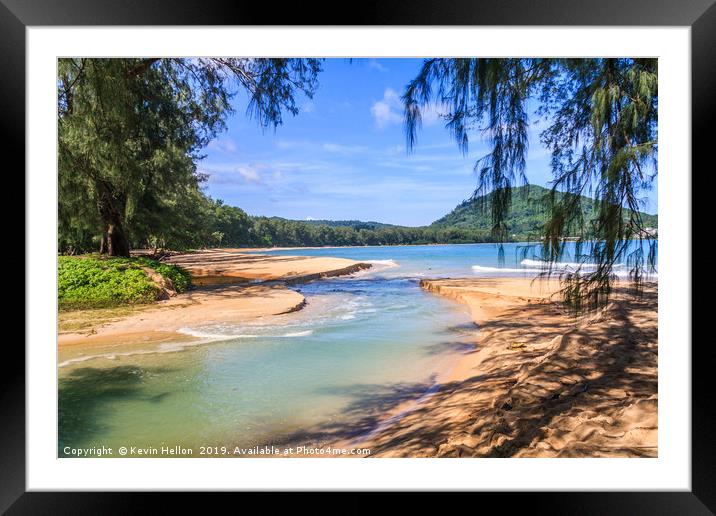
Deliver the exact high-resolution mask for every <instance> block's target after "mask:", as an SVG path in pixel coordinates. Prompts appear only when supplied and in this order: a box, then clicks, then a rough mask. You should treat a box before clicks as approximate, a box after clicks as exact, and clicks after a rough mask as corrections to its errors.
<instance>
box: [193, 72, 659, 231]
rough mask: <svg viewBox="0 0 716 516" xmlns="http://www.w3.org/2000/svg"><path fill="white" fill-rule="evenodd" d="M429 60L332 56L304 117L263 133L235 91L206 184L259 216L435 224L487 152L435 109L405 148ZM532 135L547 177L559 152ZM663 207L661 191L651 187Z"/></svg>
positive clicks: (464, 194) (539, 175)
mask: <svg viewBox="0 0 716 516" xmlns="http://www.w3.org/2000/svg"><path fill="white" fill-rule="evenodd" d="M420 63H421V60H419V59H354V60H353V61H352V62H349V61H348V60H346V59H327V60H325V61H324V63H323V72H321V74H320V76H319V88H318V91H317V92H316V94H315V95H314V98H313V99H311V100H309V99H306V98H302V99H300V101H299V106H300V108H301V112H300V113H299V115H297V116H296V117H292V116H291V115H290V114H286V115H285V116H284V124H283V125H282V126H279V127H278V129H276V131H274V130H273V129H269V130H265V131H263V130H262V129H261V128H259V126H258V124H257V122H256V121H255V120H251V119H249V118H247V116H246V98H245V97H244V96H241V95H237V97H236V98H235V99H234V107H235V110H236V113H235V114H234V115H233V116H232V117H230V118H229V120H228V124H227V125H228V130H227V131H226V132H224V133H222V134H221V135H220V136H219V137H218V138H217V139H216V140H214V141H213V142H211V143H210V144H209V146H208V148H207V149H206V150H205V152H204V153H205V154H206V155H207V157H206V158H205V159H203V160H202V161H200V162H199V167H198V168H199V170H200V171H201V172H204V173H207V174H208V175H209V179H208V181H207V183H206V187H205V188H206V192H207V193H208V194H209V195H211V196H212V197H214V198H217V199H223V200H224V202H226V203H227V204H230V205H233V206H238V207H240V208H242V209H243V210H245V211H246V212H247V213H249V214H251V215H267V216H279V217H285V218H289V219H297V220H305V219H308V218H314V219H333V220H348V219H359V220H374V221H379V222H386V223H392V224H401V225H406V226H419V225H425V224H430V223H431V222H432V221H434V220H436V219H438V218H440V217H442V216H443V215H445V214H446V213H448V212H450V211H451V210H452V209H453V208H454V207H455V206H456V205H457V204H458V203H460V202H461V201H462V200H464V199H466V198H468V197H469V196H470V195H471V194H472V192H473V190H474V188H475V186H476V177H475V174H474V172H473V166H474V164H475V161H476V160H477V159H479V158H480V157H482V156H483V155H484V154H486V152H487V150H488V149H487V146H486V145H485V144H484V143H483V142H482V141H481V140H480V137H479V135H475V136H473V137H472V138H471V142H470V147H469V152H468V155H467V156H464V155H463V154H462V153H461V152H460V151H459V150H458V148H457V146H456V144H455V143H454V141H453V140H452V139H451V138H450V135H449V133H448V131H447V130H446V129H445V127H444V122H443V121H442V120H440V119H439V117H438V116H437V112H436V110H435V109H433V110H429V111H428V113H426V114H425V115H424V123H423V128H422V130H421V131H420V133H419V135H418V143H417V146H416V147H415V151H414V152H413V153H410V154H408V153H407V152H406V148H405V133H404V129H403V125H402V122H403V118H402V109H401V106H400V95H401V94H402V92H403V89H404V87H405V85H406V84H407V83H408V81H409V80H410V79H411V78H413V77H414V76H415V75H416V73H417V71H418V69H419V66H420ZM537 133H538V129H537V128H533V129H532V130H531V133H530V149H529V152H528V156H527V176H528V178H529V181H530V182H531V183H535V184H540V185H546V184H547V182H548V181H549V179H550V177H551V174H550V171H549V154H548V152H547V151H546V150H545V149H543V148H542V146H541V145H540V142H539V138H538V134H537ZM647 211H649V212H655V211H656V192H652V193H650V194H649V205H648V208H647Z"/></svg>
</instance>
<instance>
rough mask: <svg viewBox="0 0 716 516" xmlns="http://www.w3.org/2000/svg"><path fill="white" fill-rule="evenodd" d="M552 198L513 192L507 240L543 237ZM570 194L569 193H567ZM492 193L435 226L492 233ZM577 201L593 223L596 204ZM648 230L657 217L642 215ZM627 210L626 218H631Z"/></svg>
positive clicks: (528, 190)
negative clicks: (549, 199)
mask: <svg viewBox="0 0 716 516" xmlns="http://www.w3.org/2000/svg"><path fill="white" fill-rule="evenodd" d="M550 195H551V192H550V190H549V189H547V188H544V187H541V186H537V185H527V186H520V187H517V188H513V189H512V202H511V205H510V210H509V212H508V214H507V216H506V217H505V218H504V219H503V224H504V227H505V230H506V231H507V237H508V239H510V240H520V241H527V240H534V239H537V238H539V237H540V235H541V232H542V230H543V228H544V225H545V224H546V223H547V221H548V220H549V208H548V203H547V202H546V201H545V199H546V198H548V197H549V196H550ZM561 195H565V194H562V193H558V194H557V201H558V202H559V201H560V196H561ZM566 195H569V194H566ZM492 196H493V193H489V194H487V195H483V196H478V197H474V198H472V199H469V200H467V201H464V202H463V203H461V204H460V205H458V206H457V207H456V208H455V209H454V210H453V211H452V212H450V213H449V214H447V215H445V216H444V217H442V218H440V219H438V220H436V221H435V222H433V224H432V226H434V227H440V228H449V227H454V228H473V229H478V230H482V231H485V232H487V233H489V232H490V230H491V228H492V220H491V213H490V210H489V207H490V206H491V203H492ZM578 202H579V203H580V205H581V209H582V211H583V212H584V213H585V214H586V219H587V220H586V223H587V224H589V223H590V222H593V221H594V220H595V219H596V217H597V216H598V213H597V211H596V209H595V207H596V206H595V204H596V203H595V201H594V199H591V198H589V197H585V196H580V197H579V198H578ZM640 215H641V218H642V221H643V223H644V226H645V228H649V229H653V230H656V229H657V228H658V217H657V216H656V215H649V214H647V213H641V214H640ZM629 216H630V213H629V212H628V210H627V211H626V212H625V217H627V218H628V217H629ZM578 234H579V233H578V232H577V231H576V230H575V232H574V233H570V232H569V231H565V234H564V236H565V237H576V236H577V235H578Z"/></svg>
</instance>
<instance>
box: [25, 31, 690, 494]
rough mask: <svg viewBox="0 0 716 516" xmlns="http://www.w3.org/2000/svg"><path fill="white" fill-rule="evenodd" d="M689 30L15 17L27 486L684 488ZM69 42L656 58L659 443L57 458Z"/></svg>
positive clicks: (227, 50) (116, 51) (142, 51)
mask: <svg viewBox="0 0 716 516" xmlns="http://www.w3.org/2000/svg"><path fill="white" fill-rule="evenodd" d="M690 41H691V36H690V29H689V28H685V27H671V28H643V27H640V28H578V27H570V28H516V27H510V28H504V27H501V28H475V27H460V28H454V27H452V28H395V27H385V28H296V27H294V28H257V27H251V28H238V27H232V28H226V27H223V28H124V27H123V28H45V27H31V28H28V30H27V148H26V153H27V218H26V220H27V231H28V236H27V239H26V241H27V249H26V251H27V254H26V256H27V271H28V272H27V288H28V296H27V311H26V313H27V316H26V325H27V333H26V335H27V337H26V338H27V342H26V345H27V348H26V354H27V380H28V382H27V488H28V490H47V489H57V490H63V489H89V490H113V489H131V490H154V489H164V490H175V489H197V490H227V489H273V488H275V489H310V488H314V489H318V488H321V489H352V488H355V489H357V488H369V489H423V488H433V489H482V490H516V489H521V490H549V489H552V490H554V489H565V490H582V489H587V490H631V489H639V490H662V489H676V490H690V486H691V478H690V454H691V437H690V436H691V424H690V422H691V414H690V407H691V403H690V400H691V393H690V363H691V336H690V317H691V309H690V299H691V297H690V288H691V270H690V267H691V257H690V253H691V251H690V249H691V242H690V235H691V220H690V215H689V214H690V211H691V210H690V209H689V208H690V182H691V181H690V178H691V173H690V171H691V160H690V145H691V120H690V113H691V83H690V79H691V69H690ZM79 55H82V56H128V55H131V56H140V55H141V56H147V55H151V56H190V55H236V56H256V57H259V56H325V57H329V56H335V57H341V56H374V57H378V56H413V57H416V56H425V57H428V56H458V55H469V56H473V55H474V56H527V55H529V56H634V57H636V56H658V57H659V139H660V144H659V162H660V163H659V168H660V172H661V174H660V176H659V215H660V219H661V220H660V225H659V226H660V227H659V238H660V244H661V245H660V249H659V304H660V306H659V359H660V360H659V363H660V367H659V457H658V458H656V459H608V460H607V459H380V460H358V461H356V460H340V459H338V460H320V459H272V460H265V459H235V460H216V459H164V460H162V459H133V460H121V459H57V458H56V454H57V447H56V442H57V441H56V439H57V437H56V421H57V419H56V416H57V413H56V395H57V391H56V379H57V370H56V362H55V345H56V344H55V342H56V340H55V339H56V334H55V332H56V312H55V302H56V269H55V263H56V262H55V255H56V240H55V239H56V236H55V235H56V221H57V219H56V193H57V185H56V132H55V131H56V114H55V113H56V86H55V85H56V77H55V73H56V72H55V64H56V58H57V57H58V56H79ZM664 314H668V320H667V319H665V317H664Z"/></svg>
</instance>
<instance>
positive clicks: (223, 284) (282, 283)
mask: <svg viewBox="0 0 716 516" xmlns="http://www.w3.org/2000/svg"><path fill="white" fill-rule="evenodd" d="M168 261H170V262H171V263H175V264H177V265H180V266H182V267H184V268H186V269H187V270H188V271H189V272H190V273H191V274H192V281H194V282H195V283H197V284H198V285H199V288H197V289H195V290H192V291H189V292H187V293H185V294H179V295H176V296H174V297H172V298H170V299H168V300H165V301H159V302H157V303H155V304H152V305H145V306H141V307H136V308H134V309H130V310H128V311H126V313H119V314H118V313H116V311H114V312H112V311H104V313H107V315H106V316H104V313H103V311H97V313H93V312H94V311H79V312H74V313H63V314H61V315H60V331H59V337H58V345H59V347H60V349H62V348H67V347H77V346H92V345H97V344H110V343H111V344H122V345H127V344H135V343H148V342H149V343H153V342H164V341H167V340H176V339H180V340H181V339H187V338H191V337H188V336H186V335H183V334H180V333H177V330H178V329H180V328H182V327H184V326H187V325H192V324H211V323H221V322H229V321H230V322H237V321H246V320H250V319H255V318H257V317H266V316H271V315H280V314H285V313H288V312H292V311H296V310H300V309H301V307H302V306H303V305H304V303H305V299H304V297H303V296H302V295H301V294H299V293H298V292H296V291H294V290H291V289H289V288H288V287H287V286H286V285H287V284H292V283H299V282H304V281H311V280H313V279H317V278H321V277H329V276H339V275H343V274H350V273H353V272H356V271H359V270H362V269H367V268H369V267H370V264H367V263H361V262H356V261H353V260H346V259H343V258H315V257H301V256H267V255H258V254H245V253H240V252H238V251H234V250H223V249H222V250H208V251H202V252H197V253H191V254H185V255H184V254H183V255H176V256H174V257H172V258H171V259H170V260H168ZM91 317H94V320H88V318H91ZM78 326H79V327H81V328H82V329H81V331H80V330H76V329H75V328H76V327H78Z"/></svg>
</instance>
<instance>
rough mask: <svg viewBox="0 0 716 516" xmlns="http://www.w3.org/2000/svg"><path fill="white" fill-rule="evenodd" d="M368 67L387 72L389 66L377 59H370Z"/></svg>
mask: <svg viewBox="0 0 716 516" xmlns="http://www.w3.org/2000/svg"><path fill="white" fill-rule="evenodd" d="M368 68H372V69H373V70H378V71H379V72H387V71H388V68H387V67H385V66H383V65H382V64H380V63H379V62H378V61H377V60H376V59H371V60H370V61H368Z"/></svg>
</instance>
